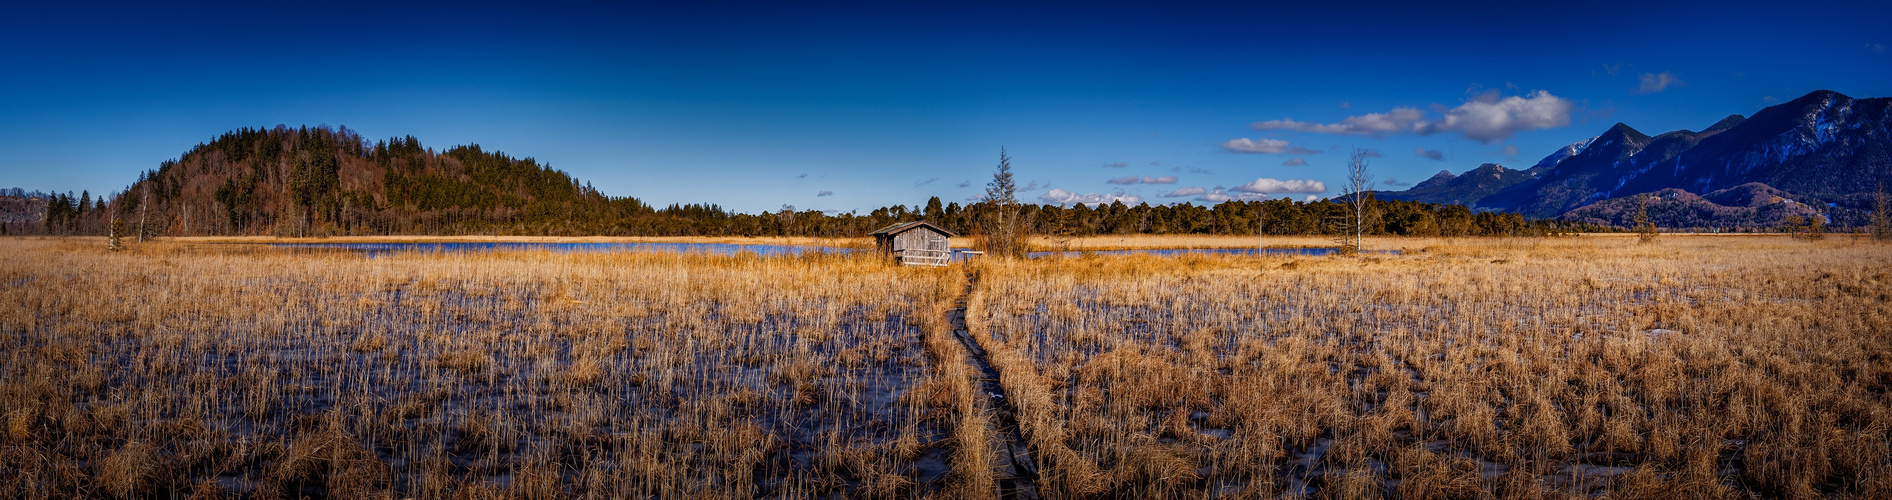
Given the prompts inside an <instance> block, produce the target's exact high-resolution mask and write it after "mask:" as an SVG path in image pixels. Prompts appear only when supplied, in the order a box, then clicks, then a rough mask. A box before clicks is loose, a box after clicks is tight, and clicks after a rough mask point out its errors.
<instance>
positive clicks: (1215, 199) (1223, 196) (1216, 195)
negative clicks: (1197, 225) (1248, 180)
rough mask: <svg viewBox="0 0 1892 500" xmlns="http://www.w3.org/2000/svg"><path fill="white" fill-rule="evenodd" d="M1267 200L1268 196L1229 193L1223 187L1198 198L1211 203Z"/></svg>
mask: <svg viewBox="0 0 1892 500" xmlns="http://www.w3.org/2000/svg"><path fill="white" fill-rule="evenodd" d="M1267 199H1268V195H1266V194H1262V193H1229V192H1228V191H1227V190H1224V189H1222V187H1221V186H1216V188H1215V189H1214V190H1211V191H1209V192H1207V193H1203V194H1202V196H1197V197H1196V201H1206V202H1209V203H1221V202H1224V201H1263V200H1267Z"/></svg>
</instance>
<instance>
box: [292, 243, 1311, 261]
mask: <svg viewBox="0 0 1892 500" xmlns="http://www.w3.org/2000/svg"><path fill="white" fill-rule="evenodd" d="M269 246H271V247H275V248H283V249H291V250H345V251H356V252H362V253H366V254H368V255H371V256H372V255H381V254H387V253H394V252H419V253H433V252H491V251H496V250H550V251H554V252H684V253H707V254H715V255H735V254H740V253H744V252H748V253H753V254H756V255H765V256H766V255H802V254H808V253H852V252H859V251H867V249H858V248H841V247H824V246H814V245H742V244H735V243H644V242H639V243H545V242H428V243H271V244H269ZM1334 251H1335V250H1334V249H1332V248H1262V249H1255V248H1143V249H1135V250H1097V251H1090V252H1031V253H1030V254H1028V255H1027V256H1028V257H1031V258H1034V259H1036V258H1040V257H1081V256H1084V255H1132V254H1150V255H1164V256H1173V255H1191V254H1195V255H1257V254H1260V255H1328V254H1332V253H1334ZM963 252H965V250H963V249H953V259H954V260H961V259H963V258H964V257H965V255H964V254H963Z"/></svg>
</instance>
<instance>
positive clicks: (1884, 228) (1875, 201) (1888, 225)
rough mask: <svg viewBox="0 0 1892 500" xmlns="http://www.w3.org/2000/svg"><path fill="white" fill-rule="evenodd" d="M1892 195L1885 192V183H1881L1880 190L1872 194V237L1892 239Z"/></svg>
mask: <svg viewBox="0 0 1892 500" xmlns="http://www.w3.org/2000/svg"><path fill="white" fill-rule="evenodd" d="M1887 210H1892V197H1888V196H1886V194H1885V184H1880V185H1879V191H1878V192H1875V193H1873V194H1872V238H1873V239H1876V240H1879V241H1885V240H1889V239H1892V214H1889V213H1886V211H1887Z"/></svg>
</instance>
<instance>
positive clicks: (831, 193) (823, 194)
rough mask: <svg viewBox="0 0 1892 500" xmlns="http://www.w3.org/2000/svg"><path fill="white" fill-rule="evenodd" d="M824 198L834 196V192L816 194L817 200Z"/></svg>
mask: <svg viewBox="0 0 1892 500" xmlns="http://www.w3.org/2000/svg"><path fill="white" fill-rule="evenodd" d="M823 196H834V191H822V192H819V193H815V197H816V198H820V197H823Z"/></svg>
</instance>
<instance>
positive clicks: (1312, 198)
mask: <svg viewBox="0 0 1892 500" xmlns="http://www.w3.org/2000/svg"><path fill="white" fill-rule="evenodd" d="M1301 201H1305V202H1308V203H1313V202H1316V201H1320V197H1319V196H1314V195H1311V194H1310V195H1307V197H1306V198H1302V199H1301Z"/></svg>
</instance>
